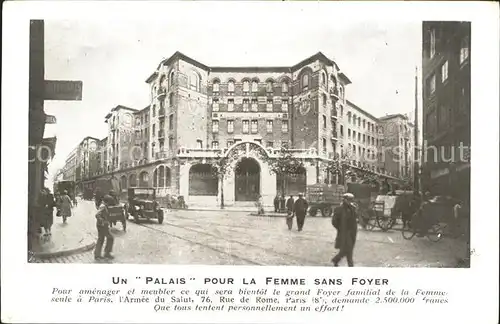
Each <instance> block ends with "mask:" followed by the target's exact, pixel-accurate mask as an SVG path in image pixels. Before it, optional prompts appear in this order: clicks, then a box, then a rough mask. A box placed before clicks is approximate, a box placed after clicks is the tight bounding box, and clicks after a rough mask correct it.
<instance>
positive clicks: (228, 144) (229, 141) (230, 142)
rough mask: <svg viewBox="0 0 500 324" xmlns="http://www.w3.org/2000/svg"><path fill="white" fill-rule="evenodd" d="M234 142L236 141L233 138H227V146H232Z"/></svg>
mask: <svg viewBox="0 0 500 324" xmlns="http://www.w3.org/2000/svg"><path fill="white" fill-rule="evenodd" d="M233 144H234V141H233V140H227V142H226V146H227V147H230V146H232V145H233Z"/></svg>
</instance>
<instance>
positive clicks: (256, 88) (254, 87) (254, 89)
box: [252, 81, 259, 92]
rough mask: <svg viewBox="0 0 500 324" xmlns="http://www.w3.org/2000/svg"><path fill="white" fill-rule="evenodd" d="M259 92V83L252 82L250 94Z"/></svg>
mask: <svg viewBox="0 0 500 324" xmlns="http://www.w3.org/2000/svg"><path fill="white" fill-rule="evenodd" d="M258 90H259V83H258V82H257V81H252V92H257V91H258Z"/></svg>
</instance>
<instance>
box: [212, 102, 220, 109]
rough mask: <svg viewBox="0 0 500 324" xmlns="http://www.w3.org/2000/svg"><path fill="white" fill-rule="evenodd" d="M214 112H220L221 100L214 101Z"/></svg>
mask: <svg viewBox="0 0 500 324" xmlns="http://www.w3.org/2000/svg"><path fill="white" fill-rule="evenodd" d="M212 110H213V111H219V99H214V100H213V101H212Z"/></svg>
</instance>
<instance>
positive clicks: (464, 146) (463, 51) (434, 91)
mask: <svg viewBox="0 0 500 324" xmlns="http://www.w3.org/2000/svg"><path fill="white" fill-rule="evenodd" d="M422 29H423V30H422V33H423V51H422V53H423V57H422V61H423V132H424V152H423V160H424V161H423V163H424V164H423V179H422V182H423V186H424V189H425V190H428V191H430V192H431V193H434V194H441V195H455V196H457V197H460V198H462V199H466V200H468V199H469V193H470V191H469V190H470V163H469V161H468V160H469V154H470V153H469V149H470V136H471V135H470V126H471V124H470V110H471V107H470V84H471V79H470V69H471V67H470V59H471V57H470V55H471V52H470V41H471V40H470V35H471V25H470V22H424V23H423V28H422ZM461 155H462V156H461Z"/></svg>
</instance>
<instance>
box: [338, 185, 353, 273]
mask: <svg viewBox="0 0 500 324" xmlns="http://www.w3.org/2000/svg"><path fill="white" fill-rule="evenodd" d="M353 200H354V195H353V194H351V193H346V194H344V196H343V201H342V205H340V206H339V207H337V208H335V210H334V212H333V217H332V225H333V226H334V227H335V229H337V238H336V239H335V248H336V249H339V252H338V253H337V255H336V256H334V257H333V258H332V263H333V265H334V266H336V267H338V264H339V262H340V260H341V259H342V258H344V257H345V258H346V259H347V264H348V265H349V267H353V266H354V261H353V258H352V255H353V251H354V244H355V243H356V236H357V232H358V222H357V215H356V208H355V207H354V205H353Z"/></svg>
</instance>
